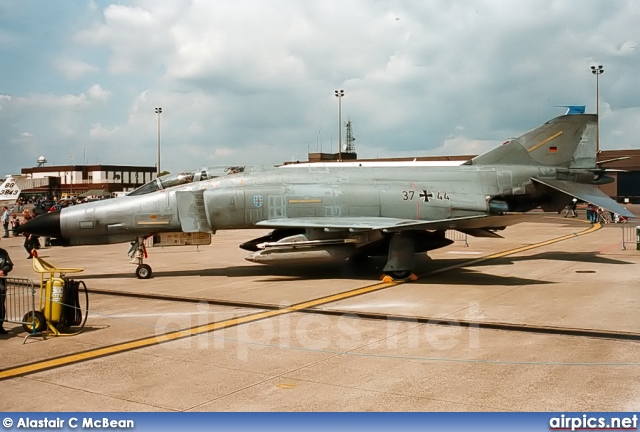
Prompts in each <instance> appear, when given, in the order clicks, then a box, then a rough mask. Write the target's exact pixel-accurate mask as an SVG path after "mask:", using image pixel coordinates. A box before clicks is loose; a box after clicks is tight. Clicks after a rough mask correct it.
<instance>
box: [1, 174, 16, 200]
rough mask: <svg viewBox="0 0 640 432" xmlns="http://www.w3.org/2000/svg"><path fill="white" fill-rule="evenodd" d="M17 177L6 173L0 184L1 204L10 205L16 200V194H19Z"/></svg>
mask: <svg viewBox="0 0 640 432" xmlns="http://www.w3.org/2000/svg"><path fill="white" fill-rule="evenodd" d="M19 177H20V176H17V177H16V176H11V175H8V176H7V177H6V179H5V181H4V182H3V183H2V186H0V203H2V205H11V204H14V203H15V202H16V201H17V200H18V196H20V186H19V185H18V180H19Z"/></svg>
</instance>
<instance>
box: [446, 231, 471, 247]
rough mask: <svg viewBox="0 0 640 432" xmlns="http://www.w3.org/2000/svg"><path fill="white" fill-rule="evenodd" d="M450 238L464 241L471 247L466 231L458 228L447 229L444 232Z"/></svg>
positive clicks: (465, 244) (465, 245)
mask: <svg viewBox="0 0 640 432" xmlns="http://www.w3.org/2000/svg"><path fill="white" fill-rule="evenodd" d="M444 236H445V237H446V238H448V239H449V240H453V241H454V242H456V241H461V242H464V247H469V242H468V240H467V239H468V236H467V234H465V233H462V232H460V231H456V230H447V231H446V232H445V234H444Z"/></svg>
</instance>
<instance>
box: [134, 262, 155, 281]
mask: <svg viewBox="0 0 640 432" xmlns="http://www.w3.org/2000/svg"><path fill="white" fill-rule="evenodd" d="M151 273H152V272H151V266H150V265H148V264H140V265H139V266H138V268H136V276H137V277H138V279H149V278H150V277H151Z"/></svg>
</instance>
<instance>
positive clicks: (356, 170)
mask: <svg viewBox="0 0 640 432" xmlns="http://www.w3.org/2000/svg"><path fill="white" fill-rule="evenodd" d="M596 119H597V118H596V116H595V115H592V114H582V115H564V116H560V117H557V118H554V119H552V120H550V121H548V122H547V123H545V124H543V125H541V126H539V127H537V128H535V129H533V130H531V131H529V132H527V133H525V134H523V135H521V136H519V137H517V138H514V139H510V140H508V141H506V142H505V143H504V144H503V145H501V146H499V147H497V148H494V149H493V150H490V151H488V152H486V153H484V154H481V155H479V156H477V157H475V158H473V159H471V160H469V161H467V162H465V163H464V164H462V165H459V166H412V165H410V164H408V165H407V164H404V165H403V164H399V165H398V166H371V165H365V166H356V165H354V164H348V165H344V166H340V165H339V164H338V165H332V166H313V165H306V166H301V167H288V168H286V169H282V168H275V169H271V170H264V171H260V170H246V169H241V168H240V167H235V169H232V170H229V171H228V172H227V175H223V176H210V175H209V174H208V173H207V172H206V171H203V172H202V173H181V174H178V175H174V176H171V178H168V179H167V178H165V179H162V178H161V179H156V180H154V181H153V182H151V183H149V184H147V185H145V186H142V187H141V188H140V189H138V190H136V191H134V192H132V193H131V194H129V195H128V196H125V197H121V198H116V199H111V200H107V201H98V202H93V203H88V204H83V205H78V206H73V207H68V208H65V209H63V210H61V211H59V212H54V213H48V214H45V215H42V216H39V217H37V218H35V219H33V220H31V221H30V222H28V223H27V224H25V225H24V226H23V227H22V228H21V229H22V230H24V231H25V232H30V233H34V234H39V235H42V236H48V237H53V238H55V239H56V240H54V241H53V242H54V243H53V244H56V243H57V244H64V245H72V246H73V245H96V244H106V243H119V242H133V243H132V245H133V248H132V249H134V252H136V254H135V256H137V262H136V263H137V264H138V267H137V269H136V275H137V276H138V277H139V278H148V277H150V276H151V268H150V267H149V266H148V265H147V264H144V262H143V259H144V257H145V255H146V250H145V249H144V244H143V240H144V239H145V238H146V237H148V236H152V235H158V234H160V233H173V232H182V233H195V232H204V233H211V234H215V233H216V232H217V231H219V230H230V229H243V230H245V229H252V228H255V229H257V228H263V229H264V228H268V229H272V230H273V231H271V232H270V233H269V234H268V235H266V236H262V237H259V238H255V239H253V240H250V241H248V242H246V243H243V244H241V245H240V247H241V248H243V249H246V250H248V251H249V252H251V253H250V254H249V255H248V256H247V257H246V259H247V260H249V261H252V262H257V263H264V264H271V265H278V264H287V265H290V264H294V263H318V262H327V261H329V262H333V261H345V260H349V259H355V258H357V257H368V256H380V255H381V256H384V257H386V264H385V266H384V268H383V271H384V273H385V274H387V275H390V276H391V277H393V278H398V279H401V278H406V277H409V276H410V275H411V273H412V271H413V270H414V267H415V254H418V253H424V252H427V251H430V250H434V249H437V248H441V247H444V246H447V245H449V244H451V243H452V241H451V240H449V239H447V238H446V237H445V231H446V230H458V231H461V232H463V233H467V234H469V235H471V236H480V237H500V235H499V234H497V231H500V230H503V229H504V228H505V227H507V226H510V225H513V224H516V223H519V222H523V221H525V220H527V218H528V217H529V215H528V214H527V213H526V212H528V211H530V210H533V209H536V208H541V209H542V210H544V211H550V212H559V211H560V210H562V209H563V208H564V207H565V206H567V205H568V204H569V203H570V202H571V201H572V199H573V198H577V199H579V200H583V201H586V202H591V203H594V204H596V205H598V206H599V207H603V208H605V209H607V210H610V211H613V212H615V213H618V214H620V215H623V216H626V217H634V215H633V214H632V213H630V212H629V211H627V210H626V209H625V208H623V207H622V206H620V205H619V204H617V203H616V202H615V201H614V200H612V199H611V198H609V197H608V196H607V195H606V194H604V193H603V192H602V191H600V190H599V189H598V187H597V185H598V184H604V183H607V182H610V181H612V179H611V178H610V177H607V176H606V175H605V174H606V171H607V170H606V169H605V168H602V167H600V166H598V165H597V164H596V144H595V136H596V127H597V123H596ZM210 177H213V178H210Z"/></svg>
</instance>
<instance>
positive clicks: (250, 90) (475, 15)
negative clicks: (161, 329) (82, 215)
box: [0, 0, 640, 171]
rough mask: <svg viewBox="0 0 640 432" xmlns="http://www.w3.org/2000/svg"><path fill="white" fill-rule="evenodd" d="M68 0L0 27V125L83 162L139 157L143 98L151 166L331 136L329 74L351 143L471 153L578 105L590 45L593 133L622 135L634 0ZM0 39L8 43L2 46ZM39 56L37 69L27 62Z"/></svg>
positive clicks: (604, 139)
mask: <svg viewBox="0 0 640 432" xmlns="http://www.w3.org/2000/svg"><path fill="white" fill-rule="evenodd" d="M21 7H22V8H25V7H26V6H21ZM78 7H79V8H81V9H82V13H86V14H89V15H88V17H83V18H82V19H81V20H78V21H73V22H68V21H65V22H58V21H56V26H58V28H68V29H69V30H68V32H69V33H73V36H67V35H66V34H65V35H64V36H60V39H59V40H58V39H47V42H48V43H50V44H51V45H45V44H43V43H42V40H41V39H38V38H37V37H36V35H33V34H31V33H29V32H21V31H20V30H16V31H15V32H12V33H7V32H6V31H5V32H3V31H0V49H4V50H5V51H3V54H4V57H3V58H6V59H7V62H6V64H7V65H14V64H17V63H19V62H17V61H13V60H16V59H23V58H25V54H24V53H25V52H26V51H28V50H25V49H24V47H21V46H20V44H21V43H25V41H26V42H28V45H27V46H28V47H38V49H37V50H32V51H28V57H27V58H28V59H30V60H32V62H30V63H25V65H26V66H23V69H16V70H13V69H7V72H6V73H5V75H4V76H3V78H5V77H6V79H4V81H3V83H4V84H5V88H6V89H11V96H1V95H0V109H2V114H3V115H2V116H0V143H1V142H9V140H12V139H18V137H19V136H20V133H21V132H22V131H25V130H26V131H31V132H32V133H33V134H34V136H35V137H42V141H38V140H36V139H35V138H34V139H32V140H31V141H33V142H32V143H31V144H30V145H33V146H35V147H34V152H36V151H37V152H38V153H47V154H51V151H49V150H48V149H51V150H52V151H57V149H62V148H66V147H65V146H75V147H76V148H84V147H85V146H86V148H87V150H88V154H89V155H91V156H90V157H89V158H88V159H89V160H90V161H91V162H94V159H97V160H96V161H99V162H104V163H107V162H108V163H118V161H120V162H122V157H123V155H126V160H127V163H128V162H131V163H146V164H151V165H152V164H154V163H155V157H156V151H155V147H156V145H157V127H158V116H157V115H156V114H155V112H154V108H155V107H162V108H163V113H162V115H161V116H160V121H161V135H162V147H163V155H168V154H171V156H170V157H168V156H167V159H166V160H165V158H164V156H163V163H162V165H163V168H165V167H166V168H167V169H181V168H184V167H193V166H198V165H200V164H202V162H207V163H211V164H218V163H221V164H225V163H233V164H236V163H257V164H261V163H266V164H271V163H274V162H278V161H282V160H283V159H292V158H294V159H304V158H305V157H306V152H307V149H310V150H312V151H313V150H315V149H316V148H317V147H320V146H322V148H323V149H324V150H325V151H329V149H331V148H332V149H333V151H335V150H336V148H337V141H338V137H337V136H338V130H337V128H338V125H337V123H338V118H337V116H338V113H337V111H338V103H337V99H336V98H335V97H334V95H333V91H334V90H335V89H344V90H345V92H346V95H345V97H344V98H343V100H342V102H343V104H342V108H343V111H342V114H343V121H345V120H346V119H347V118H350V119H351V120H353V124H354V133H355V136H356V143H355V144H356V150H357V151H358V153H359V154H360V155H362V156H363V157H376V156H380V157H382V156H388V157H393V156H420V155H426V154H448V153H451V154H460V153H473V154H475V153H481V152H482V151H484V150H485V149H487V148H488V147H490V146H492V145H494V144H500V143H502V141H503V140H504V139H505V138H507V137H510V136H517V135H519V134H521V133H523V132H525V131H527V130H529V129H531V128H533V127H535V126H536V125H537V124H539V123H541V122H544V121H546V120H548V119H550V118H551V117H553V116H555V115H559V114H561V113H562V112H563V110H562V109H559V108H554V106H555V105H566V104H585V105H587V111H588V112H594V111H595V80H594V78H593V76H592V75H591V73H590V70H589V66H591V65H592V64H594V63H595V64H603V65H604V67H605V71H606V72H605V74H604V75H602V77H600V102H601V107H600V109H601V114H602V116H601V143H602V146H603V148H617V147H620V146H625V147H631V146H637V139H636V137H637V136H638V133H639V132H640V131H638V127H637V126H636V123H638V122H637V115H638V114H639V113H638V111H637V110H638V107H639V106H640V103H639V102H638V101H639V100H640V87H638V86H637V85H636V81H637V77H636V75H637V74H636V71H637V70H638V69H640V57H639V56H638V53H637V52H638V49H637V48H636V45H637V42H638V37H640V36H639V33H638V32H637V30H636V29H637V22H639V21H640V2H634V1H630V0H621V1H618V2H613V3H611V2H610V3H607V4H604V3H602V2H600V1H597V0H585V1H584V2H581V3H580V7H576V6H575V5H574V4H572V3H571V2H566V1H554V0H540V1H536V2H518V3H509V2H507V3H505V2H503V1H498V0H478V1H475V2H473V3H469V2H446V1H441V2H399V1H396V0H391V1H386V2H370V1H364V0H349V1H347V2H336V1H332V0H328V1H325V2H295V1H290V0H274V1H270V2H264V1H256V0H239V1H227V0H221V1H216V2H211V1H201V0H193V1H188V0H181V1H172V2H157V1H154V0H124V1H121V2H118V4H115V2H113V3H112V4H107V5H106V6H104V3H102V2H96V1H92V2H90V3H88V4H83V5H82V6H78ZM24 14H25V15H26V12H25V13H24ZM34 19H36V18H34ZM38 24H39V25H40V26H41V27H43V28H44V27H46V25H48V24H47V23H45V22H43V23H38ZM61 34H63V33H61ZM3 37H4V38H5V39H4V40H6V41H8V42H11V43H5V44H4V45H3V43H2V40H3ZM38 37H40V38H41V34H40V35H39V36H38ZM16 44H18V48H23V49H22V50H20V49H16V50H15V51H11V50H12V49H13V48H12V47H13V46H14V45H16ZM54 56H58V60H52V58H54ZM52 61H53V62H54V63H53V64H54V65H55V68H54V69H53V70H50V69H47V68H46V67H43V65H50V64H52ZM3 64H4V63H3ZM27 66H28V67H27ZM4 91H5V93H7V92H8V90H4ZM343 132H344V131H343ZM452 132H453V133H452ZM343 139H344V133H343ZM38 146H40V150H38ZM165 149H171V150H170V153H169V150H167V151H165ZM76 151H77V150H76ZM37 156H38V155H36V157H37ZM25 157H29V158H31V156H28V155H25ZM29 160H31V159H29ZM4 163H8V162H6V160H5V159H3V160H2V161H1V162H0V165H1V164H4ZM18 168H19V167H18ZM0 169H1V167H0ZM12 170H15V168H12V169H6V171H12Z"/></svg>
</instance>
